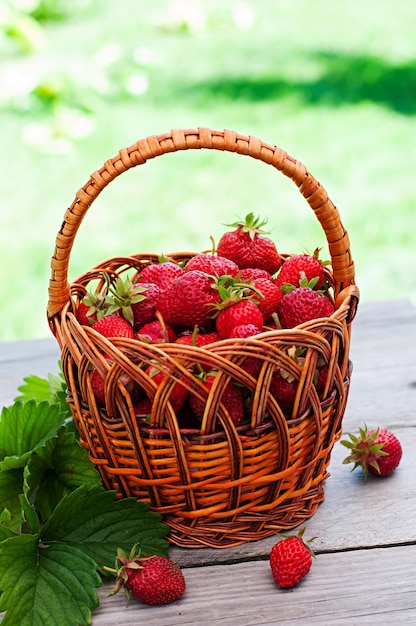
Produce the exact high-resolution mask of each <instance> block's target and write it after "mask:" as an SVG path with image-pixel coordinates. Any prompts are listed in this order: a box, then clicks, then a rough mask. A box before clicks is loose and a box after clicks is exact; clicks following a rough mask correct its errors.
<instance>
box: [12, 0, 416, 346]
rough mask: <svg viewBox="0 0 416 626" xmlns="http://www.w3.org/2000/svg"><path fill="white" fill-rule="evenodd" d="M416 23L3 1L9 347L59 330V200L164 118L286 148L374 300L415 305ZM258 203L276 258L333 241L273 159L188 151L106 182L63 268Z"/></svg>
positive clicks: (176, 245)
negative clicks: (54, 272)
mask: <svg viewBox="0 0 416 626" xmlns="http://www.w3.org/2000/svg"><path fill="white" fill-rule="evenodd" d="M415 18H416V5H415V3H414V0H402V2H399V3H398V2H397V1H396V0H383V2H380V0H363V1H362V2H360V3H358V2H352V1H351V0H337V1H336V2H334V1H333V0H314V1H313V2H311V1H310V0H290V2H288V1H287V0H261V1H258V0H240V1H237V0H236V1H229V2H223V1H222V0H160V1H155V2H148V1H145V0H119V1H118V2H114V1H113V2H110V0H101V1H100V2H98V1H93V0H0V59H1V60H0V124H1V140H2V150H1V152H0V172H1V175H0V202H1V208H0V214H1V223H0V255H1V256H0V260H1V263H0V280H1V288H2V300H1V305H0V340H1V341H10V340H14V339H23V338H36V337H49V336H50V331H49V328H48V326H47V322H46V313H45V309H46V301H47V287H48V280H49V272H50V270H49V263H50V258H51V255H52V253H53V247H54V242H55V236H56V232H57V231H58V229H59V227H60V223H61V220H62V217H63V214H64V212H65V209H66V207H67V206H68V205H69V204H70V203H71V202H72V200H73V198H74V196H75V193H76V191H77V190H78V188H80V187H81V186H83V185H84V183H85V182H86V181H87V180H88V178H89V175H90V173H91V172H92V171H94V170H95V169H97V168H98V167H100V166H101V165H102V163H103V162H104V161H105V160H106V159H107V158H110V157H112V156H114V155H115V154H116V153H117V151H118V150H119V149H120V148H123V147H125V146H129V145H131V144H132V143H134V142H135V141H136V140H137V139H140V138H143V137H146V136H148V135H151V134H159V133H163V132H165V131H168V130H170V129H172V128H194V127H198V126H209V127H211V128H214V129H217V128H218V129H224V128H231V129H234V130H237V131H238V132H240V133H243V134H252V135H256V136H258V137H260V138H261V139H263V140H264V141H266V142H267V143H270V144H278V145H279V146H280V147H282V148H284V149H285V150H286V151H287V152H288V153H289V154H290V155H292V156H294V157H295V158H297V159H299V160H300V161H302V163H304V164H305V165H306V166H307V168H308V169H309V170H310V171H311V172H312V174H313V175H314V176H315V177H316V178H317V179H318V180H320V181H321V182H322V184H323V185H324V186H325V188H326V189H327V191H328V193H329V195H330V197H331V199H332V200H333V201H334V202H335V204H336V205H337V206H338V208H339V210H340V213H341V216H342V221H343V223H344V225H345V227H346V228H347V230H348V232H349V235H350V239H351V250H352V254H353V257H354V260H355V262H356V270H357V276H356V280H357V284H358V286H359V287H360V290H361V297H362V301H363V302H366V301H371V300H386V299H387V300H388V299H393V298H411V300H412V301H413V303H415V304H416V277H415V270H414V264H415V260H416V253H415V230H416V203H415V199H414V196H415V192H414V180H415V176H414V166H415V165H416V118H415V116H416V38H415V35H414V25H415ZM249 211H253V212H254V213H256V214H260V215H262V216H267V217H268V220H269V224H268V225H269V229H270V231H271V236H272V238H273V239H274V240H275V242H276V243H277V246H278V248H279V250H280V251H281V252H302V251H304V250H305V249H306V250H313V249H314V248H315V247H316V246H324V247H325V238H324V235H323V232H322V231H321V229H320V226H319V224H318V222H317V221H316V218H315V217H314V215H313V214H312V211H311V210H310V209H309V207H308V205H307V203H306V202H305V201H304V200H303V199H302V198H301V196H300V194H299V192H298V191H297V189H296V187H295V186H294V185H293V183H292V182H291V181H289V180H288V179H286V178H285V177H284V176H282V175H281V174H279V173H278V172H276V171H275V170H273V168H271V167H269V166H267V165H264V164H263V163H258V162H257V161H253V160H252V159H247V158H244V157H241V156H238V155H231V154H228V153H227V154H222V153H219V152H216V151H201V152H199V151H188V152H185V153H176V154H172V155H166V156H164V157H163V158H158V159H154V160H152V161H150V162H149V163H148V164H146V166H145V167H139V168H135V169H134V170H131V171H129V172H127V173H125V174H123V175H122V176H120V177H119V178H118V179H117V180H116V181H114V182H113V183H111V185H110V186H109V187H108V188H107V189H105V190H104V192H103V193H102V194H101V196H100V197H99V198H98V200H97V201H96V202H95V203H94V205H93V206H92V207H91V210H90V211H89V213H88V215H87V216H86V218H85V220H84V222H83V224H82V227H81V229H80V232H79V235H78V236H77V239H76V243H75V246H74V248H73V251H72V256H71V260H70V267H69V275H70V279H73V278H75V277H76V276H77V275H79V274H81V273H82V272H84V271H86V270H88V269H90V268H91V267H92V266H93V265H95V264H96V263H98V262H100V261H102V260H104V259H107V258H109V257H112V256H115V255H124V254H130V253H134V252H147V251H152V252H156V253H162V252H164V253H168V252H171V251H179V250H193V251H199V250H202V249H206V248H209V247H210V245H211V244H210V239H209V238H210V236H211V235H212V236H213V237H214V239H216V240H218V239H219V236H220V235H221V234H222V232H223V231H224V228H225V227H224V224H225V223H228V222H230V221H234V219H235V217H236V215H239V216H242V215H245V214H246V213H248V212H249ZM325 250H326V249H325ZM324 256H328V255H327V253H326V252H324Z"/></svg>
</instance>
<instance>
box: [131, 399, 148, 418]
mask: <svg viewBox="0 0 416 626" xmlns="http://www.w3.org/2000/svg"><path fill="white" fill-rule="evenodd" d="M133 409H134V414H135V415H136V417H147V416H148V415H150V413H151V411H152V401H151V400H150V399H149V398H140V400H137V402H135V404H134V406H133Z"/></svg>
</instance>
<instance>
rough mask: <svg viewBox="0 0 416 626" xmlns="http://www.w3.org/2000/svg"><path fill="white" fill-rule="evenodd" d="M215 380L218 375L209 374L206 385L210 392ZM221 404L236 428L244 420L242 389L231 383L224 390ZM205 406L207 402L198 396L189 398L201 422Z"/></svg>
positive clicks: (191, 406)
mask: <svg viewBox="0 0 416 626" xmlns="http://www.w3.org/2000/svg"><path fill="white" fill-rule="evenodd" d="M215 379H216V374H208V376H206V377H205V380H204V385H205V386H206V387H207V389H208V391H209V390H210V389H211V387H212V385H213V384H214V382H215ZM221 402H222V403H223V404H224V406H225V408H226V409H227V411H228V413H229V415H230V417H231V419H232V421H233V423H234V424H235V425H236V426H238V425H239V424H241V422H242V421H243V418H244V396H243V391H242V389H241V387H238V386H237V385H235V384H234V383H233V382H229V383H228V384H227V385H226V387H225V388H224V391H223V393H222V396H221ZM205 405H206V402H205V401H204V400H200V398H198V397H197V396H195V395H193V394H192V395H190V396H189V406H190V408H191V410H192V412H193V413H194V415H195V416H196V417H197V418H198V419H199V420H201V419H202V418H203V415H204V411H205Z"/></svg>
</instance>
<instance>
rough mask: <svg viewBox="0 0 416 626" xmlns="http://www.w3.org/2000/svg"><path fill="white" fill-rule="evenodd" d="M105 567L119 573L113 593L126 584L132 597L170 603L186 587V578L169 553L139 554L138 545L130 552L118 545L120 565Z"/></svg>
mask: <svg viewBox="0 0 416 626" xmlns="http://www.w3.org/2000/svg"><path fill="white" fill-rule="evenodd" d="M104 569H105V570H106V571H108V572H110V573H112V574H115V575H116V584H115V587H114V589H113V590H112V591H111V592H110V593H111V594H114V593H117V592H118V591H119V590H120V589H121V588H122V587H124V589H125V591H126V594H127V597H128V598H130V595H131V596H133V598H135V599H136V600H138V601H139V602H142V603H143V604H152V605H159V604H169V603H170V602H174V601H175V600H179V598H181V597H182V596H183V594H184V593H185V590H186V581H185V578H184V575H183V573H182V570H181V568H180V567H179V565H178V564H177V563H175V562H174V561H172V559H169V558H168V557H165V556H158V555H151V556H140V555H135V547H133V549H132V551H131V552H130V555H129V556H127V555H126V554H125V553H124V552H123V550H121V549H118V550H117V558H116V568H115V569H111V568H109V567H104Z"/></svg>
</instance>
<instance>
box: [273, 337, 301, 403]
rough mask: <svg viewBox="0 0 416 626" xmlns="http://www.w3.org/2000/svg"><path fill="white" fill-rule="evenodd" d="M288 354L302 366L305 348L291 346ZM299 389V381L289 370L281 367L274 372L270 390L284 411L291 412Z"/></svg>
mask: <svg viewBox="0 0 416 626" xmlns="http://www.w3.org/2000/svg"><path fill="white" fill-rule="evenodd" d="M287 354H288V356H289V357H290V358H291V359H292V360H293V361H294V362H295V363H297V365H299V366H300V367H302V365H303V362H304V357H303V354H304V349H303V348H297V347H296V346H291V347H290V348H289V349H288V350H287ZM297 389H298V381H297V379H296V378H295V376H293V374H292V373H291V372H289V370H287V369H285V368H284V367H281V368H279V369H277V370H275V371H274V372H273V374H272V378H271V380H270V387H269V390H270V393H271V394H272V396H274V398H276V400H277V401H278V403H279V404H280V407H281V409H282V410H283V412H284V413H290V412H291V411H292V409H293V405H294V402H295V398H296V392H297Z"/></svg>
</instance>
